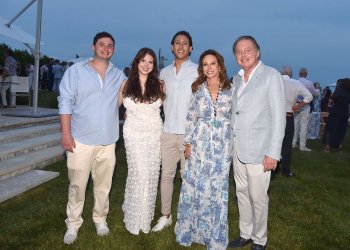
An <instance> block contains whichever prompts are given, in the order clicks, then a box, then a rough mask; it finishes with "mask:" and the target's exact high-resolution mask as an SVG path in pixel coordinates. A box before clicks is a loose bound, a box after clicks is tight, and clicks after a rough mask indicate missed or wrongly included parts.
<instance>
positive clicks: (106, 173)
mask: <svg viewBox="0 0 350 250" xmlns="http://www.w3.org/2000/svg"><path fill="white" fill-rule="evenodd" d="M75 143H76V148H75V149H74V151H73V153H71V152H67V167H68V178H69V188H68V204H67V219H66V225H67V228H76V229H78V228H80V226H81V225H82V224H83V219H82V217H81V215H82V213H83V208H84V202H85V191H86V185H87V183H88V180H89V176H90V172H91V177H92V180H93V192H94V208H93V213H92V218H93V221H94V222H95V223H103V222H105V221H106V218H107V214H108V210H109V191H110V189H111V185H112V177H113V172H114V167H115V144H110V145H106V146H102V145H98V146H90V145H85V144H82V143H79V142H77V141H75Z"/></svg>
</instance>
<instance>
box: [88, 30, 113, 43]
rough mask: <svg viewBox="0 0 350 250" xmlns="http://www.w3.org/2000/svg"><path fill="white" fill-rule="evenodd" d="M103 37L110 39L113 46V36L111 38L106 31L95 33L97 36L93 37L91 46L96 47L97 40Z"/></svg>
mask: <svg viewBox="0 0 350 250" xmlns="http://www.w3.org/2000/svg"><path fill="white" fill-rule="evenodd" d="M104 37H108V38H110V39H112V41H113V44H115V41H114V38H113V36H112V35H111V34H109V33H108V32H106V31H102V32H99V33H97V34H96V35H95V37H94V41H93V43H92V44H93V45H96V43H97V41H98V40H99V39H101V38H104Z"/></svg>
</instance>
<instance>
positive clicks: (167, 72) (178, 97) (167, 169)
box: [152, 31, 198, 232]
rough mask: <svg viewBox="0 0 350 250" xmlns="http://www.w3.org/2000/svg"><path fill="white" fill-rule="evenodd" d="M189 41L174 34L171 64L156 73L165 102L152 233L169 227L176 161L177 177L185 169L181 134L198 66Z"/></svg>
mask: <svg viewBox="0 0 350 250" xmlns="http://www.w3.org/2000/svg"><path fill="white" fill-rule="evenodd" d="M192 49H193V47H192V38H191V36H190V34H189V33H188V32H187V31H179V32H177V33H176V34H175V35H174V36H173V38H172V40H171V50H172V52H173V54H174V58H175V60H174V62H173V63H172V64H170V65H169V66H167V67H165V68H164V69H162V70H161V72H160V77H159V78H160V79H161V80H163V81H164V82H165V88H166V99H165V101H164V115H165V121H164V128H163V134H162V139H161V143H162V148H161V151H162V175H161V180H160V193H161V203H162V208H161V213H162V214H163V216H162V217H160V219H159V220H158V223H157V225H156V226H154V227H153V228H152V231H153V232H157V231H161V230H162V229H163V228H165V227H167V226H169V225H171V223H172V217H171V203H172V196H173V188H174V177H175V174H176V168H177V163H178V162H179V160H180V164H181V175H182V173H183V167H184V165H185V156H184V150H185V145H184V134H185V122H186V116H187V111H188V108H189V105H190V99H191V94H192V91H191V85H192V83H193V82H194V81H195V79H196V78H197V77H198V73H197V69H198V65H197V64H195V63H193V62H192V61H191V59H190V55H191V52H192Z"/></svg>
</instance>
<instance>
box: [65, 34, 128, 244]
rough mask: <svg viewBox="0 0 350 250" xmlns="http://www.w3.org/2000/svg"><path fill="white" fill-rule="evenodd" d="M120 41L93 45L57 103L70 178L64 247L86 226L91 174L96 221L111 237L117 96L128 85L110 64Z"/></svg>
mask: <svg viewBox="0 0 350 250" xmlns="http://www.w3.org/2000/svg"><path fill="white" fill-rule="evenodd" d="M114 49H115V41H114V38H113V36H112V35H111V34H109V33H107V32H100V33H97V34H96V35H95V37H94V39H93V45H92V50H93V52H94V57H93V59H91V60H86V61H83V62H79V63H76V64H74V65H73V66H71V67H70V68H68V69H67V71H66V72H65V74H64V76H63V79H62V83H61V85H60V96H59V97H58V103H59V114H60V119H61V128H62V146H63V148H64V150H65V151H66V154H67V168H68V178H69V188H68V203H67V210H66V211H67V219H66V221H65V222H66V225H67V231H66V233H65V235H64V238H63V241H64V243H65V244H72V243H73V242H74V241H75V240H76V238H77V235H78V230H79V228H80V227H81V225H82V224H83V218H82V213H83V208H84V202H85V191H86V186H87V183H88V180H89V176H90V173H91V177H92V181H93V193H94V209H93V213H92V219H93V221H94V223H95V227H96V232H97V235H99V236H104V235H107V234H108V233H109V228H108V226H107V220H106V219H107V215H108V211H109V191H110V189H111V185H112V177H113V172H114V167H115V162H116V158H115V142H116V141H117V140H118V139H119V119H118V91H119V88H120V86H121V84H122V81H123V80H124V79H125V76H124V74H123V72H122V71H121V70H120V69H118V68H116V67H115V66H114V65H113V64H112V63H111V62H110V59H111V57H112V56H113V53H114Z"/></svg>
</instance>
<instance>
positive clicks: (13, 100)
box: [1, 84, 16, 106]
mask: <svg viewBox="0 0 350 250" xmlns="http://www.w3.org/2000/svg"><path fill="white" fill-rule="evenodd" d="M9 88H11V85H10V84H1V101H2V105H3V106H7V100H6V92H7V90H8V89H9ZM11 105H13V106H16V95H12V93H11Z"/></svg>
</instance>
